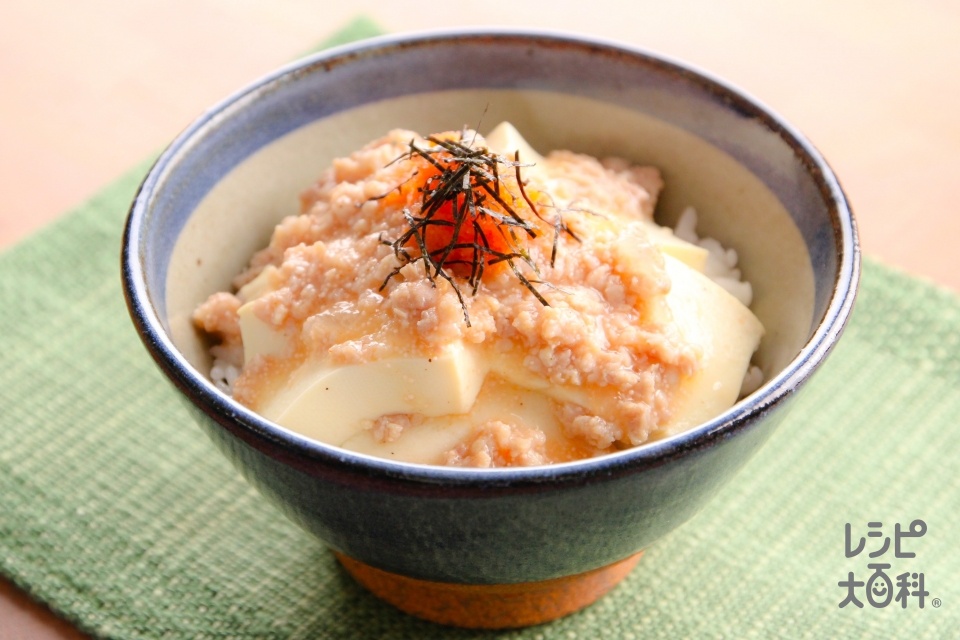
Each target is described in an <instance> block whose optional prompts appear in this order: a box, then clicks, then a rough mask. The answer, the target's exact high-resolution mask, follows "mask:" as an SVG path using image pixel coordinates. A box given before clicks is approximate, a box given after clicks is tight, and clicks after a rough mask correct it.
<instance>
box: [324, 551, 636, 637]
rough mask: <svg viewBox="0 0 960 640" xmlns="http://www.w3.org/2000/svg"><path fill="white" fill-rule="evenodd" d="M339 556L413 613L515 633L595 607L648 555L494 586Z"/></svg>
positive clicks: (380, 593)
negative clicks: (412, 574)
mask: <svg viewBox="0 0 960 640" xmlns="http://www.w3.org/2000/svg"><path fill="white" fill-rule="evenodd" d="M336 555H337V560H339V561H340V564H342V565H343V567H344V568H345V569H346V570H347V571H348V572H349V573H350V575H352V576H353V577H354V579H355V580H356V581H357V582H359V583H360V584H361V585H363V586H364V587H366V588H367V589H368V590H369V591H370V592H371V593H373V594H374V595H375V596H377V597H378V598H380V599H381V600H384V601H385V602H388V603H390V604H392V605H393V606H395V607H397V608H398V609H400V610H401V611H404V612H406V613H409V614H410V615H413V616H416V617H418V618H423V619H425V620H429V621H431V622H437V623H439V624H445V625H451V626H456V627H466V628H471V629H510V628H517V627H528V626H531V625H536V624H542V623H544V622H549V621H550V620H556V619H557V618H561V617H563V616H565V615H569V614H571V613H574V612H575V611H579V610H580V609H582V608H584V607H586V606H587V605H590V604H593V603H594V602H596V601H597V600H598V599H599V598H601V597H602V596H603V595H604V594H606V593H607V592H608V591H610V590H611V589H613V588H614V587H615V586H617V584H618V583H619V582H620V581H621V580H623V579H624V578H626V577H627V574H629V573H630V571H632V570H633V568H634V567H635V566H636V564H637V562H639V561H640V556H642V555H643V552H642V551H641V552H640V553H637V554H634V555H632V556H630V557H629V558H626V559H624V560H621V561H619V562H615V563H613V564H610V565H607V566H605V567H600V568H599V569H594V570H593V571H587V572H586V573H580V574H577V575H572V576H565V577H562V578H555V579H553V580H542V581H539V582H521V583H516V584H490V585H484V584H454V583H449V582H431V581H428V580H417V579H416V578H408V577H406V576H402V575H398V574H396V573H390V572H388V571H382V570H380V569H376V568H374V567H371V566H370V565H367V564H364V563H362V562H358V561H356V560H354V559H352V558H350V557H348V556H345V555H343V554H336Z"/></svg>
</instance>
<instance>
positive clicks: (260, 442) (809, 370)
mask: <svg viewBox="0 0 960 640" xmlns="http://www.w3.org/2000/svg"><path fill="white" fill-rule="evenodd" d="M518 38H520V39H526V40H529V41H531V42H537V43H540V44H547V45H550V44H552V45H574V46H579V47H581V48H586V49H590V50H593V51H596V52H602V53H604V52H605V53H612V54H616V55H622V56H628V57H632V58H640V59H643V60H644V61H645V62H646V63H647V64H652V65H654V66H657V67H660V68H664V69H666V70H670V71H673V72H679V73H681V74H683V75H684V76H685V77H686V79H687V80H693V81H695V82H697V83H699V84H701V85H704V86H705V87H706V88H707V89H708V90H709V91H711V92H714V93H719V94H721V95H723V96H725V97H726V98H727V99H729V100H732V101H733V102H734V103H735V104H736V105H737V108H738V109H742V108H746V109H748V110H749V111H750V113H751V115H752V116H754V117H757V118H759V119H761V120H763V122H764V124H765V126H767V127H769V128H770V129H771V130H772V131H774V132H776V133H778V134H779V135H780V136H781V138H783V139H784V141H785V142H786V143H787V144H789V145H790V146H791V147H792V148H793V149H794V151H795V153H796V154H797V155H798V156H799V157H800V158H801V160H802V161H803V162H804V164H806V166H807V168H808V170H810V171H811V172H813V173H815V174H816V175H815V176H814V178H815V181H816V183H817V184H818V186H819V188H820V190H821V193H822V196H823V197H824V199H825V201H827V203H828V204H829V205H832V206H831V209H832V210H833V219H832V223H833V224H832V226H833V229H834V241H835V244H836V250H837V265H838V269H837V273H836V274H835V277H834V279H833V283H832V291H831V293H830V296H829V300H828V302H827V305H826V308H825V310H824V313H823V318H822V320H821V321H820V322H819V323H818V325H817V326H816V328H815V330H814V331H813V333H812V334H811V335H810V337H809V338H808V339H807V341H806V342H805V343H804V345H803V347H802V348H801V349H800V350H799V351H798V352H797V354H796V355H795V356H794V357H793V358H792V359H791V360H790V362H789V363H788V364H787V365H786V366H785V367H784V368H783V369H782V370H781V371H779V372H778V373H777V374H776V375H775V376H773V377H772V378H771V379H770V380H767V381H766V382H765V383H764V384H763V385H762V386H761V387H760V388H759V389H758V390H757V391H756V392H754V393H753V394H751V395H750V396H748V397H747V398H744V399H743V400H740V401H739V402H737V403H736V404H735V405H734V406H733V407H731V408H729V409H728V410H726V411H724V412H723V413H721V414H719V415H717V416H715V417H714V418H713V419H711V420H709V421H707V422H704V423H702V424H700V425H698V426H696V427H693V428H691V429H688V430H685V431H683V432H680V433H678V434H675V435H672V436H669V437H666V438H662V439H660V440H655V441H652V442H648V443H644V444H642V445H638V446H636V447H632V448H629V449H625V450H622V451H618V452H615V453H610V454H605V455H602V456H598V457H594V458H587V459H583V460H575V461H571V462H563V463H556V464H551V465H544V466H535V467H509V468H492V469H480V468H460V467H445V466H434V465H424V464H416V463H408V462H401V461H395V460H389V459H385V458H378V457H374V456H369V455H366V454H360V453H355V452H352V451H348V450H345V449H341V448H339V447H337V446H334V445H329V444H325V443H322V442H318V441H316V440H313V439H311V438H308V437H306V436H303V435H300V434H298V433H296V432H294V431H291V430H288V429H286V428H284V427H282V426H280V425H278V424H276V423H274V422H271V421H269V420H266V419H265V418H262V417H261V416H259V415H258V414H257V413H255V412H254V411H252V410H250V409H248V408H246V407H245V406H243V405H241V404H240V403H238V402H237V401H235V400H233V399H232V398H231V397H229V396H228V395H226V394H224V393H223V392H221V391H219V390H218V389H217V388H216V387H215V386H214V385H213V384H212V383H211V382H210V381H209V380H208V379H206V378H205V377H204V376H203V375H202V373H200V372H199V371H197V370H196V369H195V368H194V367H193V365H192V364H190V363H189V362H188V361H187V360H186V358H185V357H184V356H183V355H182V354H181V353H180V351H179V349H178V348H177V347H176V345H175V344H174V343H173V340H172V339H171V337H170V336H169V335H168V334H167V332H166V330H165V329H164V327H163V321H162V320H161V318H160V317H159V315H158V313H157V311H156V309H155V308H154V306H153V304H152V303H151V296H150V294H149V291H148V289H147V284H146V280H145V277H144V268H143V263H144V256H145V249H144V247H145V246H146V245H145V238H144V237H143V234H142V230H143V227H144V225H145V223H146V218H147V216H148V215H149V212H150V207H149V203H150V199H151V197H152V195H153V193H154V191H155V190H156V189H157V188H158V186H160V185H161V183H162V181H163V177H164V175H165V174H166V172H167V170H168V169H169V168H170V167H171V166H172V165H173V164H174V162H175V160H176V159H177V157H178V155H179V154H180V153H181V152H182V151H183V150H184V149H185V148H186V147H187V146H189V144H190V142H191V140H193V139H194V138H195V136H197V135H198V134H199V133H201V132H202V131H203V130H204V129H205V128H207V127H208V126H210V124H211V123H212V122H215V121H216V120H217V118H218V117H220V115H221V114H222V113H223V112H224V111H228V110H229V109H231V108H233V107H236V106H237V105H238V104H240V103H242V102H243V101H245V100H248V99H251V98H252V97H255V96H256V95H257V94H258V93H259V92H261V91H263V90H264V89H265V88H267V87H269V86H272V85H274V84H275V83H278V82H284V81H285V80H286V79H290V78H292V77H295V76H296V75H297V74H301V73H309V71H310V70H311V69H314V68H317V67H324V66H326V67H329V66H332V65H341V64H347V63H349V62H350V61H351V60H355V59H359V58H363V57H365V56H376V55H385V54H387V53H389V51H391V50H393V49H396V48H409V47H417V46H420V47H422V46H429V45H431V44H436V43H443V42H452V41H455V40H462V39H474V40H477V39H490V40H507V39H514V40H515V39H518ZM860 261H861V256H860V245H859V239H858V233H857V225H856V221H855V219H854V217H853V213H852V210H851V207H850V205H849V202H848V200H847V198H846V195H845V193H844V191H843V189H842V187H841V186H840V183H839V181H838V179H837V177H836V175H835V174H834V172H833V170H832V169H831V168H830V166H829V165H828V164H827V162H826V160H825V159H824V158H823V157H822V156H821V154H820V153H819V151H818V150H817V149H816V148H815V147H814V146H813V144H812V143H811V142H810V141H809V140H807V139H806V137H805V136H804V135H803V134H801V133H800V132H799V131H798V130H796V129H795V128H794V127H793V126H792V125H791V124H790V123H788V122H787V121H786V120H785V119H784V118H782V117H781V116H779V115H778V114H777V113H776V112H775V111H773V110H772V109H770V108H769V107H767V106H766V105H764V104H763V103H761V102H760V101H758V100H757V99H755V98H754V97H753V96H751V95H750V94H748V93H747V92H745V91H743V90H741V89H739V88H738V87H736V86H734V85H732V84H730V83H729V82H727V81H725V80H722V79H720V78H718V77H716V76H714V75H713V74H711V73H710V72H708V71H705V70H703V69H700V68H699V67H697V66H695V65H692V64H689V63H686V62H682V61H679V60H677V59H675V58H672V57H670V56H667V55H663V54H660V53H656V52H653V51H650V50H647V49H644V48H641V47H637V46H634V45H628V44H624V43H621V42H616V41H613V40H609V39H605V38H598V37H593V36H587V35H583V34H578V33H571V32H564V31H557V30H550V29H526V28H482V27H481V28H472V27H471V28H453V29H435V30H428V31H419V32H407V33H397V34H389V35H383V36H377V37H373V38H369V39H365V40H361V41H358V42H355V43H349V44H345V45H340V46H337V47H332V48H329V49H326V50H322V51H319V52H316V53H313V54H310V55H307V56H305V57H303V58H300V59H298V60H295V61H293V62H291V63H288V64H286V65H283V66H281V67H279V68H278V69H276V70H274V71H273V72H271V73H268V74H266V75H264V76H262V77H261V78H259V79H257V80H254V81H253V82H251V83H249V84H247V85H246V86H245V87H243V88H241V89H239V90H238V91H236V92H234V93H233V94H231V95H229V96H228V97H226V98H224V99H223V100H221V101H220V102H218V103H216V104H214V105H213V106H211V107H210V108H208V109H207V110H206V111H204V112H203V113H202V114H201V115H200V116H199V117H198V118H196V119H195V120H194V121H193V122H192V123H191V124H190V125H188V126H187V127H186V128H185V129H184V130H183V131H182V132H181V133H180V134H179V135H178V136H177V137H176V138H175V139H174V140H173V141H172V142H171V143H170V144H169V145H168V146H167V147H166V149H165V150H164V151H163V152H162V153H161V155H160V156H159V157H158V158H157V160H156V161H155V162H154V163H153V165H152V166H151V168H150V170H149V172H148V173H147V175H146V176H145V177H144V179H143V181H142V182H141V184H140V186H139V188H138V190H137V192H136V194H135V197H134V199H133V202H132V204H131V206H130V209H129V212H128V216H127V220H126V224H125V226H124V231H123V238H122V247H121V276H122V284H123V293H124V298H125V300H126V303H127V308H128V312H129V314H130V316H131V319H132V321H133V323H134V325H135V327H136V330H137V333H138V334H139V336H140V338H141V340H142V342H143V343H144V345H145V347H146V348H147V351H148V352H149V353H150V355H151V356H152V357H153V359H154V360H155V362H156V363H157V365H158V366H159V367H160V369H161V370H162V371H163V372H164V374H165V375H166V377H167V378H168V379H169V380H170V381H171V382H172V383H173V384H174V386H175V387H177V388H178V389H179V390H180V391H181V392H182V393H183V394H184V395H185V396H186V397H187V398H189V399H190V401H191V402H192V403H193V404H195V405H196V406H197V407H198V408H199V409H200V410H201V411H203V412H204V413H205V414H206V415H207V416H208V417H210V418H212V419H213V420H214V421H215V422H217V423H218V424H219V425H220V427H222V428H226V429H227V430H229V431H231V432H232V433H233V434H234V435H236V436H238V437H240V439H241V440H243V441H245V442H246V443H247V444H249V445H251V446H253V447H254V448H256V449H260V450H264V449H267V451H268V453H269V454H270V455H273V456H274V457H277V458H280V459H283V460H285V461H286V462H290V463H293V464H294V466H296V467H297V468H299V469H300V470H302V471H305V472H307V473H310V472H317V471H319V469H320V468H324V467H329V466H331V465H332V466H333V467H336V468H338V469H339V470H341V471H345V472H349V473H353V474H360V475H363V476H367V477H370V478H379V479H388V480H391V481H396V480H404V481H408V482H412V483H414V484H423V485H437V484H442V485H446V486H452V487H474V486H498V487H506V486H510V487H516V486H530V485H540V484H543V483H568V482H576V483H582V482H584V481H588V480H589V479H590V478H595V477H609V476H612V475H613V476H616V475H621V474H623V473H633V472H636V471H637V470H640V469H645V468H650V467H656V466H660V465H662V464H665V463H667V462H668V461H670V460H672V459H675V458H679V457H683V456H685V455H687V454H689V453H691V452H693V451H696V450H700V449H704V448H708V447H710V446H712V445H713V444H715V443H717V442H719V441H722V440H724V439H727V438H729V437H731V436H733V435H735V434H738V433H740V432H743V431H744V430H746V429H747V428H748V427H750V426H751V425H752V424H753V423H754V422H755V417H756V416H759V415H762V414H766V413H768V412H769V411H771V410H772V409H773V408H775V407H776V406H777V405H779V404H781V403H783V402H784V401H786V400H787V399H789V398H790V397H791V396H792V395H793V394H794V393H795V392H796V391H797V390H798V389H799V388H800V387H801V386H802V385H803V384H804V383H805V382H806V381H807V380H808V379H809V378H810V376H811V375H812V374H813V373H814V372H815V371H816V369H817V368H818V367H819V366H820V364H821V363H822V362H823V360H824V359H825V358H826V357H827V356H828V355H829V353H830V352H831V351H832V350H833V347H834V346H835V344H836V342H837V340H838V339H839V338H840V336H841V334H842V333H843V330H844V327H845V325H846V323H847V321H848V320H849V317H850V314H851V312H852V309H853V305H854V301H855V298H856V293H857V288H858V284H859V279H860ZM164 295H165V293H164Z"/></svg>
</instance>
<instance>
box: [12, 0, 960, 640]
mask: <svg viewBox="0 0 960 640" xmlns="http://www.w3.org/2000/svg"><path fill="white" fill-rule="evenodd" d="M361 13H362V14H364V15H366V16H368V17H371V18H373V19H374V20H375V21H377V22H378V23H379V24H380V25H381V27H383V28H384V29H385V30H388V31H391V32H400V31H412V30H420V29H430V28H440V27H456V26H468V25H497V26H528V27H531V26H535V27H543V28H550V29H562V30H576V31H579V32H583V33H588V34H593V35H597V36H601V37H605V38H611V39H615V40H619V41H622V42H625V43H629V44H633V45H636V46H641V47H644V48H647V49H651V50H654V51H658V52H661V53H665V54H667V55H670V56H672V57H675V58H679V59H681V60H685V61H687V62H690V63H693V64H695V65H697V66H699V67H701V68H703V69H706V70H708V71H710V72H712V73H713V74H715V75H718V76H720V77H723V78H725V79H726V80H728V81H729V82H731V83H733V84H734V85H737V86H739V87H740V88H742V89H744V90H745V91H747V92H748V93H750V94H752V95H754V96H755V97H757V98H758V99H759V100H761V101H762V102H764V103H766V104H767V105H768V106H770V107H771V108H772V109H773V110H775V111H777V112H778V113H780V114H781V115H782V116H784V117H785V118H787V119H788V120H789V121H791V122H792V123H793V124H794V125H795V126H796V127H797V128H798V129H799V130H800V131H802V132H803V133H804V134H806V135H807V136H808V137H809V138H810V139H811V140H812V141H813V142H814V144H815V145H816V146H817V147H818V148H819V149H820V151H821V152H822V153H823V154H824V155H825V156H826V158H827V159H828V161H829V162H830V163H831V165H832V166H833V168H834V169H835V170H836V172H837V174H838V175H839V176H840V179H841V181H842V183H843V185H844V187H845V190H846V191H847V194H848V195H849V197H850V199H851V201H852V203H853V207H854V210H855V212H856V214H857V218H858V222H859V225H860V231H861V239H862V242H863V247H864V251H865V253H866V254H868V255H871V256H874V257H876V258H879V259H881V260H883V261H884V262H886V263H888V264H891V265H894V266H897V267H900V268H902V269H904V270H906V271H908V272H910V273H912V274H914V275H918V276H921V277H923V278H925V279H927V280H931V281H934V282H937V283H939V284H941V285H943V286H946V287H948V288H951V289H953V290H955V291H960V268H958V267H960V260H958V258H957V255H958V251H957V249H956V242H957V239H958V238H960V211H958V210H957V209H955V208H954V207H955V206H956V205H957V203H958V201H960V116H958V114H960V3H957V2H955V1H954V0H925V1H924V2H910V1H909V0H882V1H880V2H877V1H876V0H844V1H843V2H834V1H831V0H789V1H784V2H776V3H774V2H767V1H764V0H753V1H750V0H735V1H721V2H708V1H706V0H682V1H678V2H663V1H662V0H658V1H657V2H653V1H648V0H636V1H634V2H629V3H628V2H623V1H622V0H591V1H590V2H582V1H578V2H571V1H568V0H552V1H550V2H517V1H516V0H485V2H482V3H470V4H469V5H467V4H466V3H458V2H446V3H433V4H431V5H430V6H429V8H428V7H426V6H425V5H423V4H412V3H409V4H408V3H403V2H387V1H385V0H381V1H377V0H352V1H351V2H339V3H333V2H329V1H326V2H324V1H322V0H274V1H272V2H267V1H266V0H263V1H256V0H245V1H243V2H235V1H233V0H169V1H167V2H162V3H161V2H146V1H143V2H137V1H134V2H130V1H129V0H89V1H87V2H71V1H67V0H39V1H32V0H4V2H3V3H2V4H0V78H2V79H3V87H2V89H0V203H2V206H0V248H3V247H7V246H10V245H12V244H14V243H15V242H17V241H18V240H21V239H23V238H25V237H26V236H28V235H29V234H30V233H31V232H33V231H34V230H36V229H38V228H39V227H41V226H43V225H45V224H47V223H48V222H50V221H52V220H53V219H54V218H56V217H57V216H59V215H62V214H64V213H65V212H67V211H69V210H70V209H71V208H72V207H74V206H76V205H77V204H79V203H81V202H82V201H83V200H84V199H85V198H87V197H89V196H91V195H93V194H94V193H96V192H97V191H98V190H99V189H100V188H101V187H103V186H104V185H106V184H107V183H108V182H110V181H111V180H113V179H114V178H116V177H118V176H119V175H120V174H121V173H123V172H124V171H125V170H127V169H129V168H130V167H132V166H133V165H134V164H135V163H137V162H139V161H141V160H143V159H144V158H146V157H147V156H149V155H150V154H152V153H154V152H156V151H159V150H160V149H161V148H162V147H163V146H164V145H165V144H166V143H167V142H168V141H169V140H170V139H171V138H172V137H173V136H175V135H176V134H177V133H178V132H179V131H180V130H181V129H182V128H183V127H184V126H186V125H187V124H188V123H189V122H190V120H192V119H193V118H194V117H196V116H197V115H198V114H199V113H200V112H201V111H202V110H203V109H204V108H205V107H206V106H209V105H210V104H212V103H214V102H216V101H217V100H219V99H220V98H222V97H224V96H225V95H227V94H228V93H230V92H232V91H234V90H235V89H238V88H239V87H241V86H243V85H244V84H246V83H248V82H249V81H251V80H254V79H256V78H257V77H259V76H260V75H262V74H264V73H266V72H268V71H270V70H272V69H273V68H275V67H277V66H279V65H280V64H283V63H285V62H287V61H289V60H291V59H292V58H294V57H296V56H297V55H299V54H301V53H303V52H304V51H306V50H307V49H309V48H310V47H311V46H313V45H314V44H316V43H317V42H319V41H321V40H323V39H324V38H325V37H327V36H329V35H331V34H332V33H333V32H335V31H336V30H337V28H338V27H340V26H342V25H343V24H345V23H346V22H348V21H349V20H350V19H351V18H352V17H354V16H356V15H358V14H361ZM0 517H2V515H0ZM80 637H83V636H82V635H81V634H79V633H78V632H77V631H75V630H74V629H73V628H72V627H71V626H70V625H68V624H66V623H64V622H62V621H60V620H58V619H57V618H56V617H55V616H54V615H52V614H51V613H50V612H49V611H48V610H47V609H45V608H44V607H43V606H41V605H37V604H34V603H33V602H32V601H31V600H30V599H29V598H28V597H27V596H26V595H24V594H23V593H22V592H21V591H19V590H18V589H16V588H15V587H14V586H12V585H11V584H9V583H8V582H5V581H4V580H2V579H0V639H6V638H31V639H32V638H36V639H39V640H43V639H50V638H80Z"/></svg>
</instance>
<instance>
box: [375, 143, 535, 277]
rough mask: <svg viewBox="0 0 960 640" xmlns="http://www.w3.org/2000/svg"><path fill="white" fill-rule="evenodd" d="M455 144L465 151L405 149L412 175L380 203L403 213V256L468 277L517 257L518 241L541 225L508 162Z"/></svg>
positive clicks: (521, 250) (528, 237) (522, 244)
mask: <svg viewBox="0 0 960 640" xmlns="http://www.w3.org/2000/svg"><path fill="white" fill-rule="evenodd" d="M458 147H459V148H462V149H463V150H464V151H465V152H471V155H469V156H467V157H464V156H458V155H456V154H455V153H452V152H449V151H446V150H442V151H437V150H436V149H433V150H432V151H430V152H428V153H429V156H430V157H429V159H428V158H427V157H424V156H425V155H427V154H426V153H424V154H421V155H415V154H411V156H410V158H409V161H410V162H411V164H413V166H414V167H415V168H414V173H413V175H412V177H411V179H410V180H408V181H407V182H405V183H404V184H402V185H401V186H400V187H398V188H397V190H395V191H394V192H392V193H391V194H390V195H389V196H388V197H387V198H386V199H385V204H389V205H395V206H402V207H404V208H405V209H406V210H407V212H408V216H409V220H410V230H409V231H408V232H407V233H406V234H405V235H404V237H402V238H401V239H400V244H401V245H402V247H403V249H404V251H405V252H406V253H407V255H410V256H412V258H413V259H425V261H426V262H427V263H428V264H429V265H430V266H431V267H432V268H433V269H434V270H436V271H437V272H439V271H440V270H441V269H442V270H444V271H445V272H447V273H448V274H453V275H457V276H459V277H463V278H468V279H470V280H471V281H472V282H473V281H474V279H475V278H479V277H480V276H481V275H482V273H484V272H487V270H488V269H500V268H504V267H506V266H507V265H508V264H510V262H511V261H512V260H514V259H522V256H524V255H526V249H525V244H526V243H528V242H530V241H531V240H532V239H534V238H536V237H538V236H539V235H540V233H541V232H542V231H543V229H542V227H543V226H544V223H543V221H542V220H541V219H540V217H539V215H538V213H537V211H536V210H535V209H534V208H533V205H531V203H532V202H533V201H534V200H533V199H531V198H530V196H529V195H525V194H524V193H523V191H522V186H521V185H520V183H519V176H518V175H517V168H516V166H515V165H513V164H512V163H510V162H509V161H507V160H504V159H503V158H500V157H498V156H496V155H495V154H492V153H490V152H488V151H486V150H479V151H477V150H473V149H471V148H469V147H466V146H463V145H458ZM532 196H533V197H534V198H535V197H536V194H532ZM395 248H397V247H395ZM424 250H425V251H424ZM424 253H426V257H425V256H424V255H423V254H424Z"/></svg>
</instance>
